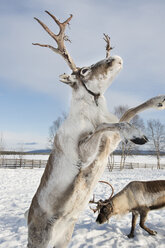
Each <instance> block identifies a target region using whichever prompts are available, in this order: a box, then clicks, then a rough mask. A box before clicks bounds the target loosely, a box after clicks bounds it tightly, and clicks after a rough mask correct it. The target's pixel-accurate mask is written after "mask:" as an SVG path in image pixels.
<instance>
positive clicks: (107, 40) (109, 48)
mask: <svg viewBox="0 0 165 248" xmlns="http://www.w3.org/2000/svg"><path fill="white" fill-rule="evenodd" d="M103 39H104V40H105V42H106V58H109V57H110V51H111V50H112V49H113V48H112V47H111V45H110V37H109V35H108V34H104V37H103Z"/></svg>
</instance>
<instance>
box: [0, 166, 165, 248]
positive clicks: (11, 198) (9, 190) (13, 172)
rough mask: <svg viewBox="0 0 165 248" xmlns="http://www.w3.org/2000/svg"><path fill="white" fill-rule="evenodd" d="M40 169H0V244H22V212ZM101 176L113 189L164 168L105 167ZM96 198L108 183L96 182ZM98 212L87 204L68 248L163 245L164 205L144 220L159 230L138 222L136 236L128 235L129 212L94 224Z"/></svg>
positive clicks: (161, 175)
mask: <svg viewBox="0 0 165 248" xmlns="http://www.w3.org/2000/svg"><path fill="white" fill-rule="evenodd" d="M42 173H43V169H0V196H1V197H0V247H1V248H25V247H26V243H27V227H26V221H25V219H24V212H25V211H26V210H27V209H28V207H29V205H30V202H31V198H32V196H33V194H34V192H35V191H36V188H37V186H38V184H39V181H40V177H41V175H42ZM102 179H103V180H107V181H109V182H111V184H112V185H113V186H114V189H115V193H117V192H118V191H119V190H121V189H122V188H123V187H124V186H125V185H126V184H127V183H128V182H130V181H132V180H155V179H165V170H151V169H133V170H123V171H118V170H114V171H112V172H111V173H110V172H108V171H105V173H104V175H103V177H102ZM95 194H96V198H97V199H96V200H98V199H100V198H108V196H109V194H110V189H109V187H108V186H105V185H103V184H98V185H97V187H96V189H95ZM96 216H97V214H93V212H92V211H91V210H90V209H89V207H87V208H86V210H85V211H84V212H83V213H82V214H81V215H80V218H79V221H78V223H77V224H76V226H75V230H74V234H73V238H72V242H71V244H70V246H69V248H97V247H102V248H110V247H112V248H132V247H138V248H139V247H143V248H146V247H149V248H153V247H155V248H156V247H159V248H164V247H165V226H164V223H165V209H162V210H157V211H153V212H150V213H149V215H148V219H147V222H146V224H147V225H148V226H149V227H150V228H151V229H153V230H156V231H157V232H158V234H157V235H156V236H149V235H148V233H146V232H145V231H144V230H142V229H141V228H140V227H139V225H138V224H137V227H136V232H135V235H136V236H135V238H134V239H131V240H130V239H128V238H127V236H126V235H127V234H128V233H129V231H130V226H131V214H127V215H125V216H122V217H121V216H120V217H115V218H114V217H113V218H111V219H110V222H109V224H107V223H106V224H104V225H97V224H96V222H95V219H96Z"/></svg>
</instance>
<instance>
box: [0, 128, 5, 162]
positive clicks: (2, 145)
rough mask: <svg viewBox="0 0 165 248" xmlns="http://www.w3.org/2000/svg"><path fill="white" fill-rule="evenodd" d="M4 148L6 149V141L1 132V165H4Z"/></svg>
mask: <svg viewBox="0 0 165 248" xmlns="http://www.w3.org/2000/svg"><path fill="white" fill-rule="evenodd" d="M4 150H5V143H4V138H3V134H2V133H1V136H0V164H1V165H3V163H4Z"/></svg>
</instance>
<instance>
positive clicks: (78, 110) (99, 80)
mask: <svg viewBox="0 0 165 248" xmlns="http://www.w3.org/2000/svg"><path fill="white" fill-rule="evenodd" d="M46 13H47V14H49V15H50V16H51V17H52V18H53V20H54V21H55V22H56V23H57V24H58V26H59V28H60V31H59V34H58V35H55V34H54V33H53V32H52V31H51V30H50V29H49V28H48V27H47V26H46V25H45V24H44V23H42V22H41V21H40V20H39V19H37V18H35V19H36V20H37V21H38V22H39V23H40V24H41V26H42V27H43V28H44V29H45V30H46V31H47V32H48V34H49V35H50V36H51V37H52V38H53V39H54V40H55V41H56V42H57V45H58V47H57V48H54V47H52V46H50V45H41V44H39V43H35V44H34V45H39V46H42V47H48V48H50V49H51V50H53V51H54V52H56V53H58V54H60V55H61V56H62V57H63V58H64V59H65V60H66V61H67V63H68V65H69V67H70V69H71V70H72V74H71V75H66V74H63V75H62V76H60V81H61V82H64V83H66V84H68V85H70V86H71V87H72V101H71V108H70V113H69V115H68V118H67V119H66V120H65V122H64V123H63V125H62V126H61V127H60V129H59V130H58V132H57V134H56V136H55V140H54V148H53V150H52V152H51V154H50V157H49V160H48V163H47V166H46V168H45V171H44V174H43V176H42V178H41V182H40V185H39V187H38V189H37V192H36V194H35V195H34V197H33V199H32V203H31V206H30V209H29V212H28V247H29V248H46V247H48V244H49V245H50V246H51V247H52V246H53V247H55V248H64V247H67V245H68V244H69V242H70V239H71V237H72V232H73V229H74V225H75V223H76V221H77V218H78V216H79V214H80V211H82V210H83V209H84V208H85V206H86V205H87V204H88V202H89V199H90V196H91V194H92V192H93V188H94V187H95V185H96V183H97V182H98V180H99V178H100V176H101V175H102V173H103V171H104V169H105V166H106V164H107V159H108V155H109V154H110V153H111V152H112V151H114V150H115V148H116V147H117V145H118V143H119V142H120V140H121V138H124V139H129V140H132V141H133V142H134V143H138V144H143V143H145V142H146V141H147V138H146V137H145V136H143V135H142V134H141V133H140V132H139V131H138V130H137V129H136V128H134V127H133V126H132V125H130V124H129V123H127V122H126V121H129V120H130V119H131V118H132V117H133V116H134V115H135V114H137V113H138V112H140V111H142V110H144V109H147V108H152V107H155V108H158V109H159V108H164V107H165V96H160V97H156V98H153V99H151V100H149V101H147V102H145V103H144V104H142V105H140V106H138V107H137V108H135V109H132V110H130V111H128V112H127V113H126V114H125V115H124V116H123V117H122V122H118V119H117V118H116V117H115V116H114V115H112V114H110V113H109V112H108V109H107V106H106V100H105V98H104V96H103V95H104V92H105V91H106V89H107V88H108V87H109V86H110V84H111V82H112V80H113V78H114V77H115V76H116V75H117V74H118V73H119V71H120V70H121V68H122V64H123V62H122V59H121V58H120V57H118V56H113V57H110V54H109V53H110V49H111V48H110V40H109V37H108V36H105V40H106V42H107V47H106V51H107V56H106V59H104V60H102V61H100V62H98V63H96V64H94V65H91V66H89V67H83V68H78V67H76V65H75V63H74V62H73V59H72V58H71V57H70V55H69V53H68V52H67V50H66V47H65V45H64V40H68V38H67V37H66V35H65V28H66V25H67V24H68V23H69V21H70V20H71V18H72V15H71V16H70V17H69V18H68V19H67V20H66V21H65V22H63V23H60V22H59V21H58V20H57V19H56V17H55V16H54V15H52V14H51V13H49V12H48V11H46Z"/></svg>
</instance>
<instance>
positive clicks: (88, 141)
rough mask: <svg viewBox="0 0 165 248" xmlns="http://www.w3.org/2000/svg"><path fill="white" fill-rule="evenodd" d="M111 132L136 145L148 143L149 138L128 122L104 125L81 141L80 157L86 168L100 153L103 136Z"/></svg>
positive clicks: (79, 146) (79, 147)
mask: <svg viewBox="0 0 165 248" xmlns="http://www.w3.org/2000/svg"><path fill="white" fill-rule="evenodd" d="M109 131H110V132H118V133H119V134H120V137H121V138H122V139H124V140H130V141H132V142H133V143H135V144H139V145H142V144H145V143H146V142H147V141H148V140H147V138H146V137H145V136H144V135H143V134H142V133H141V132H140V131H139V130H138V129H137V128H135V127H134V126H133V125H131V124H129V123H127V122H121V123H110V124H109V123H102V124H100V125H99V126H98V127H97V128H96V129H95V131H94V132H93V133H90V134H89V135H87V136H85V137H84V138H82V139H81V140H80V141H79V144H78V152H79V157H80V160H81V161H82V162H83V164H85V167H86V166H88V164H90V163H92V162H93V161H94V159H95V158H96V156H97V154H98V152H99V146H100V142H101V138H102V136H103V134H105V133H106V132H109ZM109 137H110V136H109ZM119 141H120V139H119ZM119 141H118V142H119Z"/></svg>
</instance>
